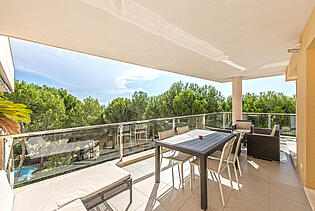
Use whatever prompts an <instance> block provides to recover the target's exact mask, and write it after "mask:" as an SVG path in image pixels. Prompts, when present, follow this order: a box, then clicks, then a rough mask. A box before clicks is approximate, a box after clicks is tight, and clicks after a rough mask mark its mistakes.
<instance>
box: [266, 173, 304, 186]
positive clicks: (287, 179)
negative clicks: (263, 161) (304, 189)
mask: <svg viewBox="0 0 315 211" xmlns="http://www.w3.org/2000/svg"><path fill="white" fill-rule="evenodd" d="M279 183H280V184H284V185H287V186H292V187H298V188H301V182H300V180H299V179H298V178H297V176H289V175H285V174H277V175H273V176H270V184H271V185H273V184H279Z"/></svg>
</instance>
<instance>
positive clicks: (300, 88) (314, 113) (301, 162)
mask: <svg viewBox="0 0 315 211" xmlns="http://www.w3.org/2000/svg"><path fill="white" fill-rule="evenodd" d="M300 42H301V44H302V47H301V50H300V52H299V53H296V54H294V55H292V57H291V60H290V64H289V65H288V69H287V80H290V78H293V79H294V77H292V76H293V75H294V74H292V73H295V72H296V81H297V83H296V85H297V87H296V89H297V90H296V94H297V155H298V161H297V168H298V171H299V174H300V177H301V179H302V181H303V183H304V185H305V186H307V187H311V188H315V163H314V162H315V130H314V128H315V94H314V93H315V8H314V9H313V12H312V14H311V16H310V18H309V20H308V22H307V24H306V26H305V28H304V31H303V33H302V35H301V37H300ZM290 74H291V75H290Z"/></svg>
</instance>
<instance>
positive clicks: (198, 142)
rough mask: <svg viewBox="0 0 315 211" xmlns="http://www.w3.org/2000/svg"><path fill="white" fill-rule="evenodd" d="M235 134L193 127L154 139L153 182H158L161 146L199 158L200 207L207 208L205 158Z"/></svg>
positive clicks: (220, 147)
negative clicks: (189, 129) (179, 132)
mask: <svg viewBox="0 0 315 211" xmlns="http://www.w3.org/2000/svg"><path fill="white" fill-rule="evenodd" d="M234 136H235V134H233V133H226V132H217V131H211V130H205V129H195V130H191V131H189V132H186V133H183V134H180V135H175V136H172V137H170V138H166V139H163V140H155V182H156V183H159V182H160V169H161V167H160V156H161V154H160V153H161V147H165V148H168V149H171V150H175V151H179V152H183V153H186V154H189V155H192V156H195V157H196V158H199V159H200V196H201V197H200V198H201V202H200V203H201V209H202V210H207V208H208V201H207V200H208V197H207V180H208V172H207V159H208V156H209V155H211V154H212V153H213V152H215V151H217V150H219V149H222V147H223V146H224V144H225V143H226V142H228V141H229V140H231V139H232V138H233V137H234Z"/></svg>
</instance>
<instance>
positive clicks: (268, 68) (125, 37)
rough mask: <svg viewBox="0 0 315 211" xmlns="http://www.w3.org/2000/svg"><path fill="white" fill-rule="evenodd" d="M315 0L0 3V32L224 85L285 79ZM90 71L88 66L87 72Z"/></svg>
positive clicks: (14, 0) (9, 0)
mask: <svg viewBox="0 0 315 211" xmlns="http://www.w3.org/2000/svg"><path fill="white" fill-rule="evenodd" d="M314 5H315V0H259V1H253V0H219V1H218V0H194V1H191V0H172V1H169V0H159V1H148V0H122V1H119V0H67V1H65V0H54V1H51V0H28V1H21V0H0V34H2V35H6V36H11V37H15V38H20V39H25V40H29V41H34V42H38V43H42V44H47V45H51V46H55V47H61V48H64V49H69V50H74V51H79V52H83V53H87V54H91V55H96V56H100V57H104V58H109V59H114V60H118V61H124V62H128V63H132V64H138V65H142V66H147V67H152V68H156V69H161V70H165V71H169V72H175V73H180V74H185V75H189V76H194V77H199V78H203V79H208V80H213V81H219V82H226V81H230V80H231V78H233V77H236V76H242V77H244V78H245V79H251V78H260V77H267V76H275V75H281V74H284V72H285V69H286V65H287V64H288V61H289V58H290V55H289V54H288V53H287V49H288V47H291V46H292V45H294V44H296V43H297V42H298V40H299V36H300V34H301V32H302V30H303V28H304V26H305V24H306V22H307V19H308V18H309V16H310V14H311V11H312V9H313V7H314ZM92 68H93V67H91V69H92Z"/></svg>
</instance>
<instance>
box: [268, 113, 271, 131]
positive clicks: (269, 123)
mask: <svg viewBox="0 0 315 211" xmlns="http://www.w3.org/2000/svg"><path fill="white" fill-rule="evenodd" d="M268 128H269V129H271V114H268Z"/></svg>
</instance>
